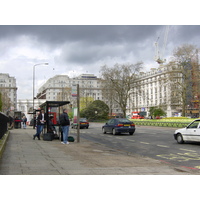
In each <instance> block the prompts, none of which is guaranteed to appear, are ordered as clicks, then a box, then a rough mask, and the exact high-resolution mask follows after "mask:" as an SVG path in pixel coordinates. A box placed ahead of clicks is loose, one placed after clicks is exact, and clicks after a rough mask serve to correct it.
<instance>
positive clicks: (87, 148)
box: [0, 127, 199, 175]
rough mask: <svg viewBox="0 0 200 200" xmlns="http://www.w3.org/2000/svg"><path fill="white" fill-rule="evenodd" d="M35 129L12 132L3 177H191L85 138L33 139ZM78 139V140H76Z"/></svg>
mask: <svg viewBox="0 0 200 200" xmlns="http://www.w3.org/2000/svg"><path fill="white" fill-rule="evenodd" d="M34 134H35V130H34V129H33V128H32V127H27V129H13V130H11V131H10V133H9V137H8V140H7V142H6V147H5V150H4V152H3V156H2V158H1V159H0V174H1V175H191V174H199V170H192V169H184V168H181V167H177V166H174V165H169V164H167V163H164V162H161V161H159V160H156V159H152V158H148V157H144V156H139V155H137V154H134V153H127V152H123V151H119V150H116V149H112V148H109V147H106V146H105V145H103V144H99V143H95V142H92V141H89V140H86V139H83V138H80V142H79V143H77V142H76V140H75V142H71V143H70V144H69V145H64V144H61V141H60V140H53V141H44V140H42V139H41V140H37V139H35V140H33V135H34ZM75 139H76V138H75Z"/></svg>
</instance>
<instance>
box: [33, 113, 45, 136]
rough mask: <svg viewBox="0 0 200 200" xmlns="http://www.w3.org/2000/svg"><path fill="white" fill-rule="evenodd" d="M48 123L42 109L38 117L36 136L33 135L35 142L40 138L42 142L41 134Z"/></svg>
mask: <svg viewBox="0 0 200 200" xmlns="http://www.w3.org/2000/svg"><path fill="white" fill-rule="evenodd" d="M46 121H47V116H46V113H44V109H41V111H40V114H39V115H38V117H37V122H36V123H37V129H36V134H35V135H33V139H34V140H35V138H36V137H38V140H40V133H41V132H42V130H43V128H44V125H45V123H46Z"/></svg>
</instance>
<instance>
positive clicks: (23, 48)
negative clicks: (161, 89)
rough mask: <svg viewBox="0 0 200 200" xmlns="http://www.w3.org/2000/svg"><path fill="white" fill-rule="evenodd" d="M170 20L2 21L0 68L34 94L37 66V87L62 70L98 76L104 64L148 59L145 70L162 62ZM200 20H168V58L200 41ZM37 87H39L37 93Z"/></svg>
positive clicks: (28, 95) (21, 91)
mask: <svg viewBox="0 0 200 200" xmlns="http://www.w3.org/2000/svg"><path fill="white" fill-rule="evenodd" d="M165 28H166V26H159V25H153V26H146V25H141V26H138V25H128V26H125V25H121V26H114V25H113V26H110V25H107V26H100V25H99V26H98V25H97V26H95V25H90V26H89V25H88V26H86V25H84V26H78V25H75V26H70V25H61V26H59V25H54V26H53V25H49V26H44V25H40V26H35V25H31V26H25V25H19V26H13V25H8V26H3V25H1V26H0V73H9V75H10V76H14V77H15V78H16V79H17V87H18V99H32V88H33V66H34V65H35V64H38V63H46V62H47V63H49V65H48V66H47V65H40V66H36V71H35V73H36V79H35V81H36V92H37V89H38V88H39V87H40V86H41V85H42V84H44V83H45V81H47V80H48V79H49V78H51V77H53V76H54V75H57V74H67V75H69V76H70V77H74V76H77V75H79V74H82V73H92V74H95V75H97V76H99V70H100V67H101V66H102V65H108V66H113V65H114V64H115V63H133V64H134V63H136V62H138V61H143V63H144V67H145V68H144V71H149V70H150V68H152V67H158V64H157V63H156V62H155V61H154V56H155V46H154V43H155V42H156V41H157V39H158V37H159V40H158V42H159V47H160V49H161V48H162V45H163V39H164V35H165ZM199 36H200V26H198V25H194V26H192V25H191V26H183V25H180V26H175V25H172V26H169V33H168V40H167V44H166V48H165V54H164V57H165V58H169V56H170V55H172V53H173V50H174V48H175V47H178V46H180V45H182V44H186V43H187V44H194V45H196V46H197V47H198V48H199V47H200V40H199ZM36 92H35V93H36Z"/></svg>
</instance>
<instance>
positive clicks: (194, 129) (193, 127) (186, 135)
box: [174, 119, 200, 144]
mask: <svg viewBox="0 0 200 200" xmlns="http://www.w3.org/2000/svg"><path fill="white" fill-rule="evenodd" d="M174 138H175V140H176V141H177V142H178V143H179V144H182V143H184V142H185V141H193V142H200V119H196V120H194V121H193V122H191V123H190V124H189V125H188V126H187V127H185V128H182V129H178V130H176V131H175V133H174Z"/></svg>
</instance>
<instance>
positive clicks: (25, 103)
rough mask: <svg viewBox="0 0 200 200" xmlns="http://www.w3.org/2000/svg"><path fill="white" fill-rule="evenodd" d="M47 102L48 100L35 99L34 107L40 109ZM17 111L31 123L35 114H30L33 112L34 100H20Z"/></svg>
mask: <svg viewBox="0 0 200 200" xmlns="http://www.w3.org/2000/svg"><path fill="white" fill-rule="evenodd" d="M45 101H46V99H35V100H34V105H35V106H34V107H35V108H39V107H40V105H41V104H43V103H44V102H45ZM17 110H18V111H21V112H22V114H24V115H25V116H26V117H27V121H30V120H31V119H32V118H33V114H29V113H32V112H33V99H18V101H17Z"/></svg>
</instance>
